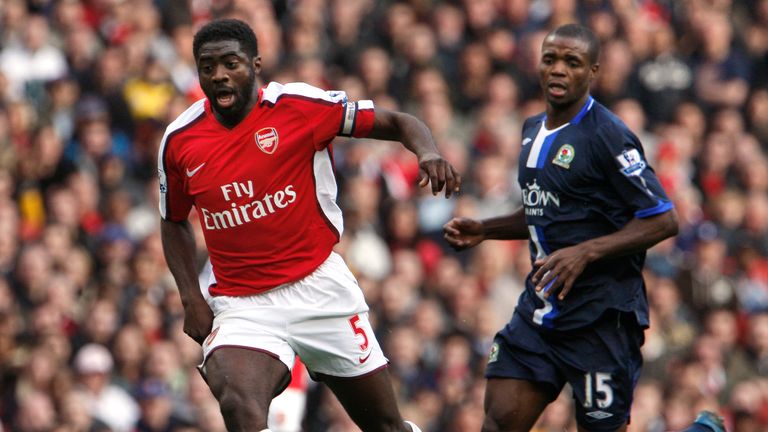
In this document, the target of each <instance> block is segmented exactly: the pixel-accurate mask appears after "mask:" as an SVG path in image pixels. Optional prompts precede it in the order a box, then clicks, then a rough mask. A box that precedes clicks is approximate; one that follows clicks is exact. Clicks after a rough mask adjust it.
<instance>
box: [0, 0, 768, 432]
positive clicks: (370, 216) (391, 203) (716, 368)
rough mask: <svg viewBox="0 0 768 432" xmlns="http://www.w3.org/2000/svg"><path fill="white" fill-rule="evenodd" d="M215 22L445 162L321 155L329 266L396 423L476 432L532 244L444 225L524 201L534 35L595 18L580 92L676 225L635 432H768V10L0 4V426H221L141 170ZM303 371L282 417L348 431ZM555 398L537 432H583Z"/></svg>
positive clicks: (281, 76) (522, 2) (663, 4)
mask: <svg viewBox="0 0 768 432" xmlns="http://www.w3.org/2000/svg"><path fill="white" fill-rule="evenodd" d="M217 17H234V18H240V19H242V20H245V21H247V22H248V23H250V24H251V25H252V26H253V28H254V29H255V32H256V34H257V37H258V40H259V51H260V54H261V57H262V66H263V76H262V78H263V80H264V82H267V81H279V82H290V81H304V82H308V83H310V84H313V85H315V86H318V87H322V88H325V89H340V90H345V91H346V92H347V93H348V94H349V96H350V98H352V99H372V100H373V101H374V102H375V103H376V104H377V105H378V106H381V107H385V108H390V109H397V110H402V111H406V112H409V113H412V114H414V115H416V116H417V117H419V118H421V119H423V120H424V121H425V122H426V123H427V125H428V126H429V127H430V129H431V130H432V133H433V135H434V137H435V139H436V141H437V143H438V146H439V147H440V149H441V150H442V152H443V153H444V154H445V155H446V157H447V158H448V159H449V160H450V161H451V163H452V164H453V165H454V166H455V167H457V168H458V169H459V170H460V171H461V172H462V173H463V176H464V183H463V191H462V193H461V194H460V195H459V196H458V198H455V199H453V198H452V199H450V200H446V199H444V198H441V197H434V196H432V195H431V194H429V193H425V191H422V190H419V188H418V187H416V183H417V178H418V166H417V165H416V161H415V158H414V157H413V155H412V154H411V153H409V152H407V151H405V150H402V149H401V148H400V146H397V145H392V144H391V143H384V142H377V141H372V140H364V139H355V140H350V139H347V140H342V139H339V140H338V142H336V143H335V145H334V148H335V151H336V163H337V175H338V180H339V184H340V194H339V203H340V205H341V207H342V208H343V210H344V212H345V215H346V216H345V225H346V232H345V236H344V238H343V239H342V242H341V243H340V244H339V245H338V251H339V252H340V253H341V254H343V255H344V256H345V258H346V259H347V262H348V263H349V265H350V267H351V268H352V270H353V271H354V272H355V274H356V276H357V277H358V279H359V282H360V286H361V288H362V289H363V290H364V292H365V295H366V298H367V300H368V302H369V304H370V306H371V319H372V322H373V323H374V327H375V329H376V331H377V336H378V338H379V340H380V342H381V343H382V345H383V347H384V350H385V353H386V354H387V356H388V358H389V359H390V361H391V371H392V374H393V377H394V379H395V385H396V391H397V394H398V397H399V399H400V403H401V407H402V411H403V414H404V417H405V418H407V419H410V420H413V421H415V422H416V423H417V424H419V425H421V427H422V428H423V429H424V430H425V431H441V432H446V431H447V432H465V431H479V430H480V425H481V423H482V418H483V410H482V397H483V391H484V380H483V375H482V374H483V368H484V364H485V359H486V355H487V352H488V349H489V345H490V342H491V339H492V337H493V335H494V333H495V331H496V330H498V329H499V328H501V326H503V324H504V323H505V322H506V321H507V320H508V318H509V317H510V316H511V313H512V311H513V309H514V307H515V303H516V299H517V296H518V294H519V293H520V291H521V290H522V288H523V279H524V276H525V274H526V273H527V272H528V271H529V268H530V265H531V264H530V258H529V251H528V248H527V245H526V244H525V243H524V242H485V243H483V244H481V245H480V246H479V247H477V248H475V249H473V250H471V251H466V252H462V253H455V252H453V251H451V250H450V249H448V248H447V247H446V244H445V243H444V242H443V241H442V238H441V227H442V224H444V223H445V222H446V221H447V220H448V219H449V218H450V217H452V216H456V215H469V216H474V217H487V216H492V215H499V214H502V213H505V212H508V211H510V210H512V209H514V208H515V207H516V206H518V205H520V191H519V188H518V186H517V183H516V181H517V179H516V177H517V174H516V169H517V155H518V150H519V146H520V142H519V141H520V128H521V124H522V121H523V120H524V119H525V118H526V117H527V116H529V115H532V114H535V113H538V112H540V111H542V110H543V105H542V101H541V98H540V89H539V87H538V84H537V69H536V65H537V60H538V50H539V47H540V44H541V42H542V39H543V37H544V35H545V34H546V33H547V31H548V30H549V29H551V28H553V27H554V26H556V25H559V24H563V23H567V22H581V23H584V24H587V25H589V26H590V27H591V28H592V29H593V30H594V31H595V33H596V34H597V35H598V36H599V38H600V39H601V40H602V42H603V52H602V57H601V61H600V63H601V71H600V73H599V76H598V79H597V80H596V82H595V83H594V86H593V95H594V97H595V98H596V99H597V100H598V101H599V102H601V103H603V104H605V105H606V106H608V107H609V108H611V109H613V110H614V111H615V112H616V113H617V114H618V115H619V116H620V117H621V118H622V119H623V120H624V121H625V122H626V123H627V124H628V125H629V126H630V127H631V129H632V130H634V131H635V133H636V134H637V135H638V136H639V137H640V138H641V140H642V142H643V144H644V146H645V150H646V155H647V157H648V159H649V160H650V161H651V163H652V165H653V166H654V168H655V169H656V172H657V173H658V175H659V177H660V178H661V179H662V181H663V184H664V186H665V188H666V190H667V192H668V194H669V195H670V197H671V198H672V199H673V200H674V202H675V204H676V206H677V210H678V212H679V215H680V222H681V233H680V235H679V236H678V237H676V238H674V239H671V240H668V241H666V242H664V243H662V244H660V245H658V246H656V247H655V248H653V249H652V250H651V251H650V252H649V255H648V262H647V266H646V282H647V290H648V297H649V302H650V304H651V328H650V329H649V330H648V331H647V332H646V343H645V346H644V348H643V352H644V356H645V362H646V363H645V369H644V373H643V376H642V377H641V380H640V381H639V383H638V388H637V391H636V395H635V403H634V407H633V411H632V419H631V425H630V430H631V431H636V432H645V431H647V432H660V431H666V430H675V429H679V428H681V427H682V426H683V425H685V424H688V423H690V421H691V420H692V419H693V417H694V415H695V413H696V412H697V411H698V410H700V409H705V408H706V409H712V410H715V411H718V412H720V413H721V414H723V415H724V416H725V417H726V423H727V425H728V428H729V430H731V431H734V432H737V431H738V432H746V431H764V430H766V429H767V428H768V153H767V152H766V151H767V150H768V0H741V1H739V0H680V1H673V0H666V1H664V0H657V1H653V0H583V1H576V0H408V1H403V0H401V1H394V0H389V1H386V0H385V1H374V0H274V1H270V0H26V1H25V0H3V1H1V2H0V271H2V275H3V277H2V278H0V429H2V430H7V431H19V432H95V431H114V432H125V431H152V432H159V431H165V432H182V431H206V432H209V431H210V432H218V431H223V430H224V426H223V421H222V419H221V415H220V414H219V412H218V406H217V404H216V401H215V400H214V399H213V397H212V396H211V394H210V392H209V391H208V388H207V387H206V385H205V383H204V382H203V380H202V379H201V378H200V376H199V375H198V373H197V371H196V368H195V366H196V365H197V364H198V362H199V361H200V350H199V347H198V346H197V345H196V344H195V342H193V341H192V340H191V339H189V338H188V337H187V336H185V335H184V334H183V332H182V317H183V315H182V307H181V302H180V300H179V296H178V293H177V291H176V287H175V285H174V282H173V279H172V277H170V274H169V272H168V270H167V267H166V265H165V262H164V258H163V254H162V249H161V246H160V241H159V233H158V229H159V214H158V211H157V201H158V183H157V179H156V174H155V173H156V165H157V163H156V160H157V148H158V146H159V142H160V139H161V137H162V134H163V132H164V129H165V126H166V125H167V124H168V123H169V121H171V120H173V119H174V118H175V117H176V116H177V115H178V114H180V113H181V112H182V111H183V110H184V109H185V108H186V107H187V106H188V105H189V104H190V103H191V102H193V101H194V100H197V99H199V98H201V97H203V95H202V93H201V91H200V88H199V86H198V83H197V76H196V68H195V64H194V59H193V57H192V50H191V46H192V37H193V35H194V32H195V31H196V29H197V28H199V26H200V25H201V24H203V23H205V22H207V21H208V20H210V19H212V18H217ZM192 218H193V219H194V218H195V216H194V215H193V216H192ZM198 234H200V231H199V229H198ZM198 247H199V248H200V254H199V255H200V257H199V263H198V264H199V266H200V268H201V271H202V270H203V268H204V266H205V262H206V258H207V257H206V256H205V249H204V246H203V241H202V237H201V236H200V237H199V238H198ZM302 378H306V377H302V376H297V382H299V383H301V385H299V386H298V388H297V391H298V395H299V397H298V398H296V399H292V402H291V403H290V404H289V407H293V408H294V410H293V411H291V409H288V410H286V411H285V412H282V413H280V416H291V415H294V416H296V415H299V414H296V412H301V411H296V409H303V415H302V419H303V420H300V421H303V423H304V426H303V429H304V430H306V431H311V432H314V431H318V432H319V431H334V432H345V431H354V430H356V429H355V428H354V426H353V425H351V423H350V420H349V419H348V418H347V417H346V415H345V414H344V413H343V411H342V410H341V409H340V407H339V404H338V402H336V401H335V399H334V398H333V397H332V395H330V393H329V392H328V391H327V390H326V389H325V387H324V386H322V385H316V384H314V383H312V382H311V381H307V380H306V379H302ZM572 404H573V402H572V400H571V398H570V395H569V393H568V392H567V390H566V391H564V392H563V394H562V395H561V397H560V398H559V399H558V400H557V401H556V403H554V404H552V405H551V406H550V407H549V408H548V409H547V410H546V412H545V413H544V414H543V416H542V418H541V419H540V421H539V423H538V424H537V427H536V430H537V431H539V432H544V431H562V430H563V429H564V428H567V429H568V430H575V425H574V424H573V423H572V417H573V415H572V410H573V406H572ZM278 420H279V419H278ZM276 421H277V420H276ZM275 430H280V429H279V428H276V429H275Z"/></svg>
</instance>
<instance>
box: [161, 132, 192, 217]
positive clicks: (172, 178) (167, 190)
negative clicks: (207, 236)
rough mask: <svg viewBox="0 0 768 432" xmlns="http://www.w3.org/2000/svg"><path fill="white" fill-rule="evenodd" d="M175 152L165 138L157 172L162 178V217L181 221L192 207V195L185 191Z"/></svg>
mask: <svg viewBox="0 0 768 432" xmlns="http://www.w3.org/2000/svg"><path fill="white" fill-rule="evenodd" d="M172 154H173V152H172V151H171V149H170V148H169V146H168V142H167V139H165V138H164V139H163V142H162V144H161V145H160V152H159V155H158V165H157V174H158V179H159V180H160V217H162V218H163V219H164V220H168V221H172V222H179V221H182V220H185V219H186V218H187V216H188V215H189V211H190V210H191V209H192V205H193V202H192V197H190V196H189V195H188V194H187V193H186V192H184V183H183V177H182V176H181V175H180V174H181V171H179V170H178V168H177V167H176V165H175V163H174V162H173V160H174V159H173V155H172Z"/></svg>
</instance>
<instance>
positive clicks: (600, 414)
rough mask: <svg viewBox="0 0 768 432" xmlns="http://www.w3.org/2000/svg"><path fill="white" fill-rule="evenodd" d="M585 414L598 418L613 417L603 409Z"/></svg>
mask: <svg viewBox="0 0 768 432" xmlns="http://www.w3.org/2000/svg"><path fill="white" fill-rule="evenodd" d="M587 415H588V416H590V417H592V418H595V419H598V420H602V419H607V418H608V417H613V414H611V413H607V412H605V411H592V412H588V413H587Z"/></svg>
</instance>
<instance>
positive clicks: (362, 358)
mask: <svg viewBox="0 0 768 432" xmlns="http://www.w3.org/2000/svg"><path fill="white" fill-rule="evenodd" d="M370 356H371V351H368V355H366V356H365V357H359V358H358V360H359V361H360V364H363V363H365V362H367V361H368V357H370Z"/></svg>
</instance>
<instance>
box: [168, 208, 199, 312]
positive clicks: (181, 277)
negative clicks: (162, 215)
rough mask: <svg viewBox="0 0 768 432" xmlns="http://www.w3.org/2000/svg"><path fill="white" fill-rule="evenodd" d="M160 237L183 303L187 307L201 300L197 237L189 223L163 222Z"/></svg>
mask: <svg viewBox="0 0 768 432" xmlns="http://www.w3.org/2000/svg"><path fill="white" fill-rule="evenodd" d="M160 236H161V239H162V243H163V253H164V254H165V260H166V263H167V264H168V268H169V269H170V270H171V274H173V278H174V279H175V280H176V285H177V287H178V289H179V295H180V296H181V301H182V303H184V304H185V305H186V304H188V303H189V302H191V301H194V300H200V299H201V298H202V293H201V292H200V287H199V282H198V275H197V269H196V268H195V263H196V258H197V257H196V251H197V248H196V246H195V237H194V233H193V232H192V227H191V226H190V224H189V222H186V221H184V222H170V221H165V220H163V221H161V224H160Z"/></svg>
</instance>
